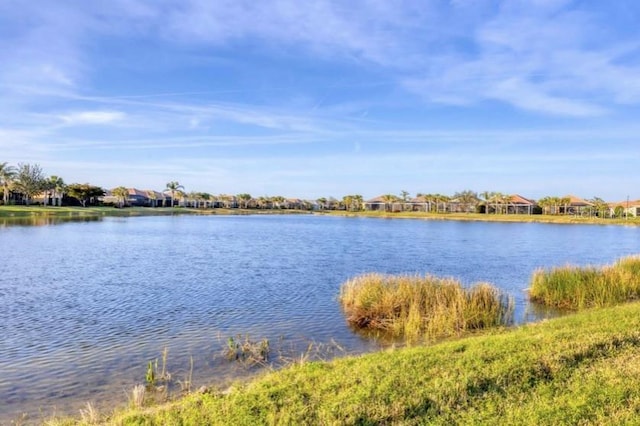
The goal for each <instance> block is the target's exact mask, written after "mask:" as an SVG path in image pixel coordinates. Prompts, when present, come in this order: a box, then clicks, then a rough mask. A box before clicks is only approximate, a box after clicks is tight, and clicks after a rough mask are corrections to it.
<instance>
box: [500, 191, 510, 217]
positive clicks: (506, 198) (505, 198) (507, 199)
mask: <svg viewBox="0 0 640 426" xmlns="http://www.w3.org/2000/svg"><path fill="white" fill-rule="evenodd" d="M500 203H501V204H502V205H503V206H504V213H505V214H509V205H510V204H511V195H509V194H503V195H502V199H501V200H500Z"/></svg>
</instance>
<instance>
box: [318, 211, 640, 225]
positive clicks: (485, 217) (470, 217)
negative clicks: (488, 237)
mask: <svg viewBox="0 0 640 426" xmlns="http://www.w3.org/2000/svg"><path fill="white" fill-rule="evenodd" d="M322 213H323V214H329V215H334V216H357V217H377V218H398V219H401V218H404V219H430V220H458V221H479V222H525V223H528V222H533V223H560V224H589V225H629V226H637V225H640V217H629V218H607V219H603V218H599V217H590V216H573V215H566V216H565V215H548V214H530V215H529V214H484V213H425V212H410V211H406V212H385V211H360V212H349V211H344V210H338V211H323V212H322Z"/></svg>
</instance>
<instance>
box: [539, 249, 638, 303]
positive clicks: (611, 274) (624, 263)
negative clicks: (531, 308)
mask: <svg viewBox="0 0 640 426" xmlns="http://www.w3.org/2000/svg"><path fill="white" fill-rule="evenodd" d="M529 296H530V298H531V300H533V301H535V302H541V303H544V304H545V305H550V306H556V307H559V308H565V309H583V308H592V307H603V306H612V305H615V304H618V303H622V302H626V301H630V300H635V299H638V298H639V297H640V256H629V257H625V258H622V259H620V260H618V261H617V262H616V263H614V264H613V265H608V266H604V267H601V268H597V267H594V266H586V267H578V266H571V265H568V266H563V267H558V268H552V269H549V270H545V269H539V270H537V271H536V272H534V274H533V277H532V279H531V288H530V291H529Z"/></svg>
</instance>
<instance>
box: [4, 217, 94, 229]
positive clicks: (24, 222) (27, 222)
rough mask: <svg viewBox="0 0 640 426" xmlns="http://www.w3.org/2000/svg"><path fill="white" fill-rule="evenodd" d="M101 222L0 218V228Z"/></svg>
mask: <svg viewBox="0 0 640 426" xmlns="http://www.w3.org/2000/svg"><path fill="white" fill-rule="evenodd" d="M101 220H102V217H101V216H29V217H0V228H7V227H11V226H50V225H59V224H61V223H69V222H99V221H101Z"/></svg>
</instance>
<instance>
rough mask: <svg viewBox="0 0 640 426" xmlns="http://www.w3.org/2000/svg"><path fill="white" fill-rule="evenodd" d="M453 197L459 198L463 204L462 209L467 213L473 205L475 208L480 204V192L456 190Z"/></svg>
mask: <svg viewBox="0 0 640 426" xmlns="http://www.w3.org/2000/svg"><path fill="white" fill-rule="evenodd" d="M453 198H455V199H456V200H458V202H459V203H460V204H461V205H462V209H463V210H464V212H465V213H469V211H470V209H471V207H473V208H474V210H475V206H476V205H477V204H478V201H479V200H478V194H477V193H476V192H474V191H471V190H468V189H467V190H465V191H461V192H456V193H455V194H454V195H453Z"/></svg>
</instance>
